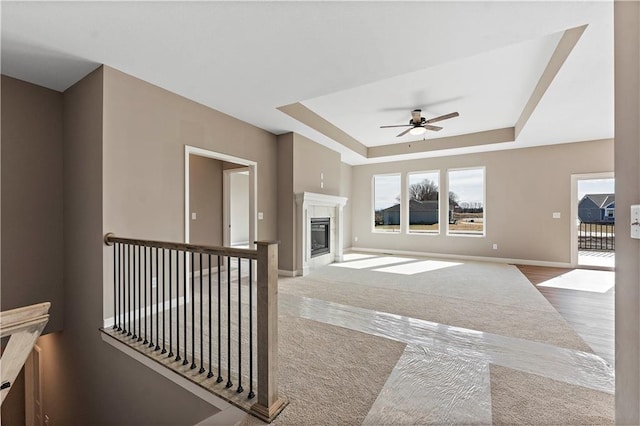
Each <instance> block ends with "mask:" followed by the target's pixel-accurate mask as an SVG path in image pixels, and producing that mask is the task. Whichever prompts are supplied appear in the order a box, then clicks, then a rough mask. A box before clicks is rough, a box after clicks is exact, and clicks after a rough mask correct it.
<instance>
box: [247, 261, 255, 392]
mask: <svg viewBox="0 0 640 426" xmlns="http://www.w3.org/2000/svg"><path fill="white" fill-rule="evenodd" d="M252 282H253V260H251V259H249V394H248V395H247V398H248V399H252V398H253V397H254V396H256V394H255V393H254V392H253V292H252V289H251V284H252Z"/></svg>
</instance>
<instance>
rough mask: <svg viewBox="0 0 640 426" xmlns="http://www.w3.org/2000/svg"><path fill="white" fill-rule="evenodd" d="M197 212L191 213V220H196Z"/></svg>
mask: <svg viewBox="0 0 640 426" xmlns="http://www.w3.org/2000/svg"><path fill="white" fill-rule="evenodd" d="M196 217H197V215H196V212H193V213H191V220H196Z"/></svg>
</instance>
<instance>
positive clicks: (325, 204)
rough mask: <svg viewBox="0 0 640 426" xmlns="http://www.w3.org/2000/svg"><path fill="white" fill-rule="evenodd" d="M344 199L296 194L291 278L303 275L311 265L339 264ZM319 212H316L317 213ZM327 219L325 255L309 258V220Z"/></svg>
mask: <svg viewBox="0 0 640 426" xmlns="http://www.w3.org/2000/svg"><path fill="white" fill-rule="evenodd" d="M346 204H347V198H346V197H338V196H335V195H326V194H317V193H314V192H300V193H297V194H296V211H297V214H296V233H295V234H296V236H295V241H296V254H295V275H300V274H301V275H306V274H307V273H309V270H310V269H312V267H313V266H315V265H318V264H328V263H332V262H342V259H343V248H342V246H343V226H344V223H343V222H344V220H343V209H344V206H345V205H346ZM319 211H320V212H319ZM314 217H330V218H331V231H330V232H331V250H330V252H329V253H328V254H326V255H322V256H318V257H316V258H314V259H313V260H312V259H311V243H310V241H311V226H310V225H311V218H314Z"/></svg>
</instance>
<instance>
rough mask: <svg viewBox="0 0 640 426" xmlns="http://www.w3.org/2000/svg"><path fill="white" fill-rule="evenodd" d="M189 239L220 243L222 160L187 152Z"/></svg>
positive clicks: (198, 242)
mask: <svg viewBox="0 0 640 426" xmlns="http://www.w3.org/2000/svg"><path fill="white" fill-rule="evenodd" d="M193 213H196V220H192V219H190V224H189V233H190V235H189V241H190V242H191V243H192V244H202V245H209V246H221V245H222V161H220V160H214V159H213V158H207V157H201V156H199V155H190V156H189V214H193Z"/></svg>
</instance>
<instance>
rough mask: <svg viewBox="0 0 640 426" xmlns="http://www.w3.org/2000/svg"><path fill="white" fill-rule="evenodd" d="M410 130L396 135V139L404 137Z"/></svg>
mask: <svg viewBox="0 0 640 426" xmlns="http://www.w3.org/2000/svg"><path fill="white" fill-rule="evenodd" d="M411 129H413V126H411ZM411 129H407V130H405V131H404V132H402V133H400V134H399V135H397V136H396V138H399V137H400V136H404V135H406V134H407V133H409V132H410V131H411Z"/></svg>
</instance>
